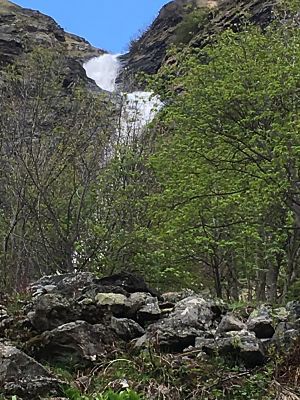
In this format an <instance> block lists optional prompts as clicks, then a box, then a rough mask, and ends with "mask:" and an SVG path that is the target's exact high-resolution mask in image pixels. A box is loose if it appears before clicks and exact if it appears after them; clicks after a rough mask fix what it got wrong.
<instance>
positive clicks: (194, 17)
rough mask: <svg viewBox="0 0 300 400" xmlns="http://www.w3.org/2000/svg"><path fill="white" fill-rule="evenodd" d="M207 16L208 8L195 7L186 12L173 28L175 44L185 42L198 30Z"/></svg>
mask: <svg viewBox="0 0 300 400" xmlns="http://www.w3.org/2000/svg"><path fill="white" fill-rule="evenodd" d="M207 16H208V9H203V8H201V9H196V10H193V11H191V12H190V13H188V14H186V15H185V16H184V18H183V20H182V21H181V23H180V24H179V25H178V26H177V28H176V30H175V38H174V43H175V44H187V43H189V42H190V40H191V39H192V38H193V37H194V36H195V35H196V34H197V33H198V32H199V30H200V28H201V26H202V25H203V24H204V22H205V20H206V19H207Z"/></svg>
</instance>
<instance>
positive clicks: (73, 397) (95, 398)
mask: <svg viewBox="0 0 300 400" xmlns="http://www.w3.org/2000/svg"><path fill="white" fill-rule="evenodd" d="M64 392H65V395H66V396H67V398H68V399H70V400H142V398H141V396H139V395H138V394H137V393H136V392H135V391H133V390H130V389H126V390H122V391H120V392H114V391H113V390H108V391H106V392H105V393H103V394H94V395H82V394H81V393H80V391H79V390H77V389H75V388H68V389H66V390H65V391H64Z"/></svg>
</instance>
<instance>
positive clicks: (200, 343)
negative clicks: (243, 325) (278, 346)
mask: <svg viewBox="0 0 300 400" xmlns="http://www.w3.org/2000/svg"><path fill="white" fill-rule="evenodd" d="M195 347H196V348H199V349H201V350H202V351H204V352H205V353H207V354H209V355H213V354H219V355H221V356H224V357H226V358H230V359H231V360H233V361H237V362H243V364H245V366H246V367H249V368H252V367H255V366H257V365H262V364H264V363H265V361H266V357H265V354H264V350H263V346H262V344H261V342H260V340H258V339H257V338H256V336H255V334H254V333H251V332H248V331H246V330H242V331H236V332H234V331H232V332H226V333H224V334H223V335H222V336H216V337H215V338H206V337H203V336H200V337H199V338H197V339H196V341H195Z"/></svg>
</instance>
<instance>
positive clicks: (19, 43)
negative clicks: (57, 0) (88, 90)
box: [0, 0, 104, 84]
mask: <svg viewBox="0 0 300 400" xmlns="http://www.w3.org/2000/svg"><path fill="white" fill-rule="evenodd" d="M36 47H44V48H47V49H49V48H51V49H57V51H61V52H62V53H63V54H65V56H66V58H67V60H68V63H67V64H68V70H67V71H66V75H67V77H68V80H69V81H74V80H76V79H79V80H80V81H84V82H86V83H89V84H91V82H92V81H91V80H89V79H88V78H87V76H86V73H85V70H84V68H83V67H82V64H83V62H84V61H86V60H87V59H89V58H91V57H95V56H99V55H101V54H103V53H104V51H103V50H100V49H97V48H95V47H93V46H91V45H90V43H88V42H87V41H86V40H85V39H83V38H81V37H79V36H76V35H73V34H70V33H67V32H65V31H64V30H63V29H62V28H61V27H60V26H59V25H58V24H57V23H56V22H55V21H54V19H52V18H51V17H48V16H47V15H44V14H42V13H40V12H38V11H33V10H29V9H26V8H22V7H19V6H17V5H15V4H13V3H11V2H9V1H7V0H0V69H1V68H3V67H4V66H6V65H8V64H11V63H13V62H14V61H15V60H16V59H17V58H20V57H22V55H23V54H25V53H27V52H30V51H32V50H33V49H34V48H36Z"/></svg>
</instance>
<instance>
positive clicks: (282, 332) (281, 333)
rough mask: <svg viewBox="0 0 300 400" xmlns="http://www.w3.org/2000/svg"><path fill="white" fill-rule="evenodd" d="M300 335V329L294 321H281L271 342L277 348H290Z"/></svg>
mask: <svg viewBox="0 0 300 400" xmlns="http://www.w3.org/2000/svg"><path fill="white" fill-rule="evenodd" d="M299 337H300V330H298V329H296V327H295V324H294V323H290V322H280V323H279V324H278V325H277V326H276V329H275V333H274V335H273V337H272V342H271V344H274V345H275V346H276V347H277V348H281V349H286V350H289V349H290V348H291V347H292V345H293V344H294V343H295V341H296V340H297V338H299Z"/></svg>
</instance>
